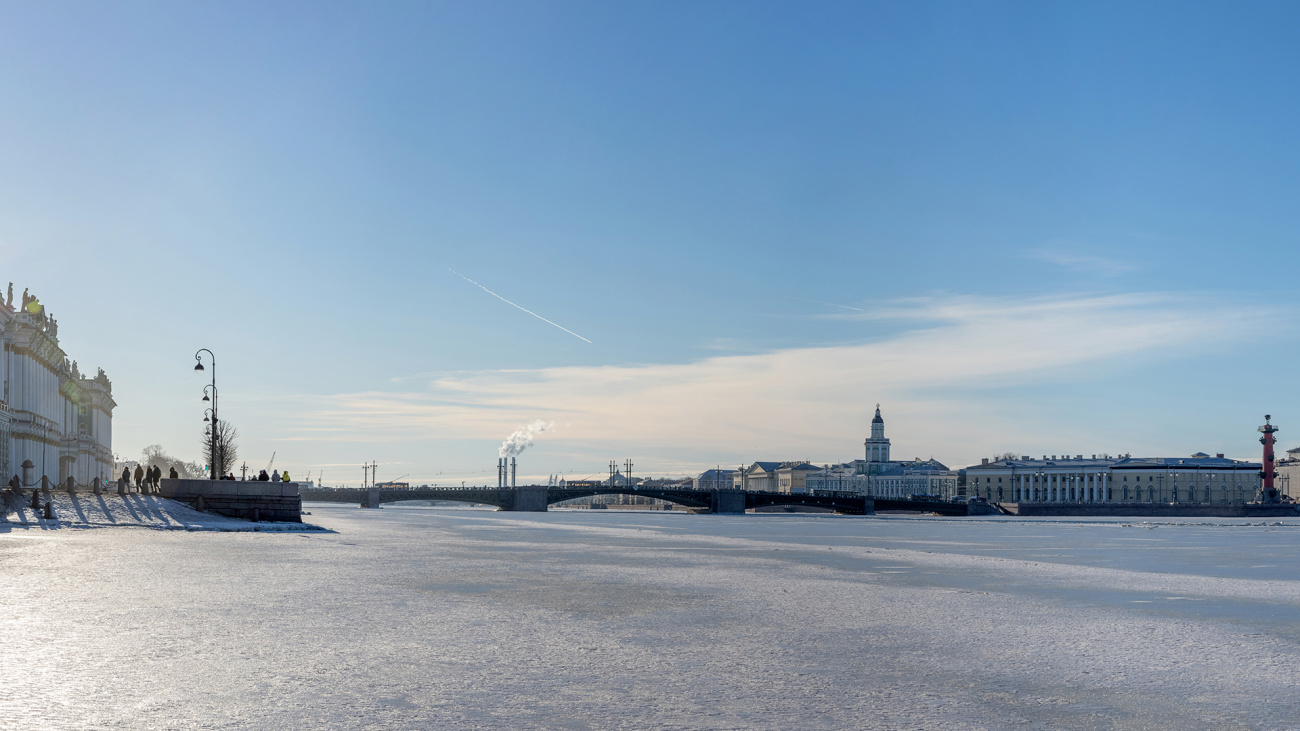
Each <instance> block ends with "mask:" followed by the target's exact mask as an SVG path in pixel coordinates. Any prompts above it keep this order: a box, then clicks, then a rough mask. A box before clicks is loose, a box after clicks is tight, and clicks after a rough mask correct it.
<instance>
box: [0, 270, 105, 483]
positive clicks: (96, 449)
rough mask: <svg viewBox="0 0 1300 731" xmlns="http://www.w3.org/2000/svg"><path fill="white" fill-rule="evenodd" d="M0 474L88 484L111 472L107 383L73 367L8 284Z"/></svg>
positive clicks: (3, 308)
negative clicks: (14, 299) (16, 297)
mask: <svg viewBox="0 0 1300 731" xmlns="http://www.w3.org/2000/svg"><path fill="white" fill-rule="evenodd" d="M0 341H2V342H3V343H4V352H3V357H0V381H3V384H4V391H3V394H2V398H0V475H3V476H4V477H3V480H4V481H8V479H9V477H10V476H12V475H19V476H20V478H21V479H22V480H24V481H25V482H37V481H39V480H40V479H41V477H49V478H50V480H51V481H53V480H55V479H56V478H57V479H58V481H59V482H60V483H62V482H65V481H66V480H67V479H68V478H69V477H72V478H74V479H75V480H76V481H77V482H78V483H80V484H83V485H84V484H88V483H90V482H91V481H92V480H94V479H95V478H96V477H99V478H102V479H107V478H108V477H109V476H110V474H111V473H112V470H113V409H114V407H115V406H116V405H117V404H116V403H115V402H114V401H113V384H112V383H111V382H109V380H108V376H106V375H104V371H103V370H102V369H101V370H100V371H99V372H98V374H96V375H95V376H94V377H89V376H86V375H83V374H82V373H81V370H80V368H78V366H77V363H76V362H75V361H70V360H69V359H68V356H67V354H66V353H64V352H63V349H62V348H61V347H59V338H58V322H57V321H55V319H54V318H53V317H51V316H50V315H49V314H48V313H47V312H46V311H45V308H44V306H42V305H41V304H40V303H39V302H38V301H37V300H36V298H35V297H31V296H29V295H28V294H27V293H26V292H24V293H23V297H22V301H21V302H20V303H19V305H18V306H15V305H14V301H13V284H12V283H11V284H10V285H9V292H8V299H7V300H6V301H0Z"/></svg>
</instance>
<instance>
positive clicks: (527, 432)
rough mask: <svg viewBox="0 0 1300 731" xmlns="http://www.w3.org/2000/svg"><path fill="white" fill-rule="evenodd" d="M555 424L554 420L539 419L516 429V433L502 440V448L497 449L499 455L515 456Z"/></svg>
mask: <svg viewBox="0 0 1300 731" xmlns="http://www.w3.org/2000/svg"><path fill="white" fill-rule="evenodd" d="M554 426H555V422H553V421H542V420H541V419H538V420H537V421H534V422H533V423H531V424H526V425H524V426H521V427H519V428H518V429H515V433H514V434H511V435H510V436H508V437H506V440H505V441H504V442H501V448H500V449H498V450H497V456H498V457H514V456H516V455H518V454H519V453H521V452H523V451H524V450H525V449H528V448H529V447H531V446H533V439H534V438H535V437H536V436H537V435H538V434H541V433H542V432H544V431H546V430H547V429H550V428H552V427H554Z"/></svg>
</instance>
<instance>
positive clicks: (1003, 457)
mask: <svg viewBox="0 0 1300 731" xmlns="http://www.w3.org/2000/svg"><path fill="white" fill-rule="evenodd" d="M1009 459H1020V455H1018V454H1016V453H1015V452H1003V453H1001V454H995V455H993V459H991V460H989V461H990V462H1005V461H1007V460H1009Z"/></svg>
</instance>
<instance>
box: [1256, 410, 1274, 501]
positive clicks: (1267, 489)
mask: <svg viewBox="0 0 1300 731" xmlns="http://www.w3.org/2000/svg"><path fill="white" fill-rule="evenodd" d="M1272 419H1273V417H1272V416H1271V415H1270V414H1265V415H1264V426H1261V427H1260V428H1259V430H1260V432H1262V433H1263V434H1264V436H1262V437H1260V438H1259V443H1260V444H1263V445H1264V469H1263V470H1261V471H1260V473H1259V476H1260V477H1263V478H1264V489H1263V490H1261V491H1260V496H1259V499H1260V502H1264V503H1276V502H1279V500H1278V494H1277V489H1276V488H1274V487H1273V478H1274V477H1277V471H1276V470H1274V469H1273V433H1274V432H1276V431H1277V427H1275V426H1273V425H1272V424H1271V423H1269V422H1270V421H1272Z"/></svg>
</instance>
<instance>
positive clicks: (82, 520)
mask: <svg viewBox="0 0 1300 731" xmlns="http://www.w3.org/2000/svg"><path fill="white" fill-rule="evenodd" d="M45 499H46V498H45V497H44V496H42V504H44V501H45ZM49 499H51V500H53V502H54V518H53V519H52V520H47V519H45V518H44V517H43V514H42V513H41V512H38V511H34V510H32V509H31V508H30V507H28V506H27V505H22V506H19V507H18V509H17V510H16V511H12V512H10V513H9V514H8V515H6V516H3V518H4V521H7V523H6V522H3V521H0V530H3V529H5V528H10V529H12V528H26V529H43V530H56V529H61V528H113V527H134V528H153V529H156V530H184V531H238V532H247V531H254V532H270V531H275V532H281V531H319V530H323V529H322V528H319V527H317V526H314V525H308V524H306V523H267V522H263V523H254V522H252V521H248V520H240V519H238V518H227V517H225V516H223V515H214V514H212V513H203V512H199V511H198V510H195V509H194V508H191V507H190V506H188V505H185V504H184V503H180V502H177V501H175V500H168V499H167V498H163V497H158V496H157V495H118V494H116V493H112V494H105V495H90V494H78V495H69V494H67V493H65V492H51V493H50V495H49Z"/></svg>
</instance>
